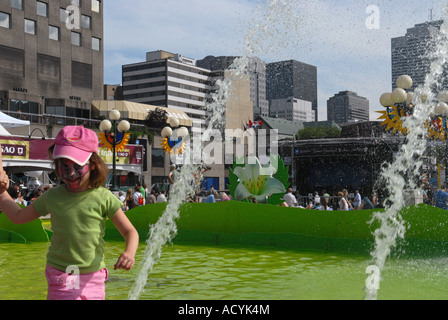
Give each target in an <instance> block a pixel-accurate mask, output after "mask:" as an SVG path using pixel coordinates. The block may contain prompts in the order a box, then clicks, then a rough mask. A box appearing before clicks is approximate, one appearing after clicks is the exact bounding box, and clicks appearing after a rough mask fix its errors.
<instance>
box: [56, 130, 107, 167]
mask: <svg viewBox="0 0 448 320" xmlns="http://www.w3.org/2000/svg"><path fill="white" fill-rule="evenodd" d="M92 153H98V136H97V134H96V133H95V132H94V131H92V130H89V129H86V128H84V127H83V126H67V127H64V128H63V129H62V130H61V131H60V132H59V134H58V136H57V137H56V140H55V147H54V152H53V159H60V158H66V159H70V160H72V161H73V162H75V163H77V164H78V165H80V166H84V165H85V164H86V163H87V161H89V159H90V157H91V155H92Z"/></svg>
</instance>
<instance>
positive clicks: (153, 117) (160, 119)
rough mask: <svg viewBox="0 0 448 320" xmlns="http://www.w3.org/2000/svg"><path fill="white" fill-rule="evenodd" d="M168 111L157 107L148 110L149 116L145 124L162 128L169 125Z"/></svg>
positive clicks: (152, 127)
mask: <svg viewBox="0 0 448 320" xmlns="http://www.w3.org/2000/svg"><path fill="white" fill-rule="evenodd" d="M167 119H168V113H167V112H166V111H165V110H163V109H161V108H155V109H154V110H151V111H149V112H148V116H147V117H146V120H145V125H146V126H147V127H148V128H151V129H162V128H163V127H166V126H167V123H166V121H167Z"/></svg>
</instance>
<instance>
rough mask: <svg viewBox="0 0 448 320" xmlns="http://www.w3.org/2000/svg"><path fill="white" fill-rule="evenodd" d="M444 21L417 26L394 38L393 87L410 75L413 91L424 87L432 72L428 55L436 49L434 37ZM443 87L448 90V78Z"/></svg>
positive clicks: (445, 77)
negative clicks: (401, 77) (399, 78)
mask: <svg viewBox="0 0 448 320" xmlns="http://www.w3.org/2000/svg"><path fill="white" fill-rule="evenodd" d="M442 24H443V21H431V22H426V23H421V24H416V25H415V26H414V27H413V28H410V29H408V30H407V32H406V35H404V36H402V37H397V38H392V87H393V89H396V86H397V85H396V81H397V79H398V77H399V76H401V75H409V76H410V77H411V78H412V80H413V81H414V84H413V87H412V90H413V89H415V88H416V87H418V86H419V85H423V84H424V82H425V77H426V75H427V74H428V73H429V72H430V65H431V62H430V59H429V57H428V53H430V52H431V50H433V49H434V41H433V37H434V35H435V34H437V33H438V32H439V30H440V27H441V25H442ZM443 78H444V83H443V87H444V88H445V89H446V88H448V77H447V76H444V77H443Z"/></svg>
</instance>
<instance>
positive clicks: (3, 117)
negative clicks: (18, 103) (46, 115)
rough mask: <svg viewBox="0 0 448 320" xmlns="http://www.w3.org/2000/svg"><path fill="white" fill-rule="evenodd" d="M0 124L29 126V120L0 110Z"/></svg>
mask: <svg viewBox="0 0 448 320" xmlns="http://www.w3.org/2000/svg"><path fill="white" fill-rule="evenodd" d="M0 125H2V126H3V128H16V127H26V126H29V125H30V122H29V121H25V120H20V119H17V118H14V117H11V116H8V115H7V114H5V113H3V112H1V111H0Z"/></svg>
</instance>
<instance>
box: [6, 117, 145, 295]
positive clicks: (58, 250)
mask: <svg viewBox="0 0 448 320" xmlns="http://www.w3.org/2000/svg"><path fill="white" fill-rule="evenodd" d="M53 159H54V164H55V172H56V174H57V175H58V176H59V178H60V179H61V180H62V181H63V182H64V185H61V186H59V187H56V188H52V189H50V190H48V191H47V192H45V193H44V194H43V195H41V196H40V197H39V198H37V199H36V200H35V201H33V203H32V204H31V205H29V206H28V207H26V208H23V209H21V208H20V207H19V206H18V205H17V204H16V203H15V202H14V200H13V199H12V198H11V196H10V195H9V194H8V192H5V191H6V190H7V189H8V187H9V179H8V176H7V174H6V173H5V171H4V170H3V163H2V162H1V156H0V207H1V208H2V210H3V212H4V213H5V214H6V216H7V217H8V218H9V219H10V220H11V221H12V222H13V223H15V224H24V223H27V222H31V221H33V220H35V219H38V218H39V217H41V216H45V215H47V214H51V225H52V231H53V236H52V238H51V245H50V248H49V251H48V254H47V267H46V270H45V274H46V277H47V282H48V296H47V299H49V300H81V299H83V300H84V299H85V300H104V299H105V281H106V279H107V269H106V268H105V262H104V239H103V236H104V232H105V221H106V219H107V218H109V219H110V220H111V221H112V223H113V224H114V225H115V227H116V228H117V229H118V230H119V232H120V233H121V234H122V236H123V237H124V239H125V241H126V249H125V251H124V253H123V254H122V255H121V256H120V257H119V258H118V261H117V263H116V264H115V266H114V268H115V269H119V268H121V269H125V270H129V269H131V268H132V267H133V266H134V263H135V258H134V257H135V253H136V251H137V247H138V241H139V238H138V233H137V231H136V230H135V228H134V227H133V226H132V224H131V223H130V221H129V220H128V219H127V217H126V216H125V214H124V213H123V211H122V209H121V207H122V203H121V201H120V200H119V199H118V198H117V197H116V196H115V195H113V194H112V193H111V192H110V191H109V190H107V189H105V188H104V187H103V186H104V185H105V183H106V179H107V166H106V164H105V163H104V162H103V161H102V160H101V158H100V157H99V156H98V137H97V135H96V133H95V132H93V131H91V130H88V129H85V128H84V127H82V126H79V127H78V126H68V127H65V128H64V129H62V130H61V132H60V133H59V134H58V136H57V137H56V140H55V145H54V147H53ZM71 274H73V275H71ZM76 275H79V277H75V276H76Z"/></svg>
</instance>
